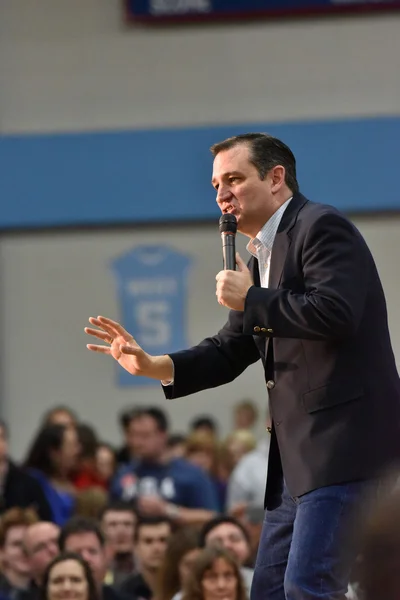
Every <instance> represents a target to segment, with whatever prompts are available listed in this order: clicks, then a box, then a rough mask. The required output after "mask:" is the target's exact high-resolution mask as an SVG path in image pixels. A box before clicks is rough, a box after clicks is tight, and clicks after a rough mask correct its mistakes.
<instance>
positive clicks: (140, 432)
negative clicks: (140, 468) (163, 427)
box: [126, 416, 167, 460]
mask: <svg viewBox="0 0 400 600" xmlns="http://www.w3.org/2000/svg"><path fill="white" fill-rule="evenodd" d="M126 433H127V440H128V446H129V448H131V449H132V451H133V454H134V456H135V457H137V458H141V459H144V460H157V459H159V458H160V457H161V455H162V454H163V452H164V451H165V448H166V443H167V436H166V434H165V433H163V432H162V431H160V430H159V429H158V426H157V423H156V421H155V420H154V419H152V418H151V417H148V416H143V417H137V418H135V419H133V420H132V421H131V422H130V423H129V425H128V427H127V432H126Z"/></svg>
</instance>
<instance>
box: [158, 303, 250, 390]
mask: <svg viewBox="0 0 400 600" xmlns="http://www.w3.org/2000/svg"><path fill="white" fill-rule="evenodd" d="M170 356H171V358H172V361H173V363H174V382H173V383H172V384H171V385H169V386H163V388H162V389H163V391H164V394H165V396H166V398H168V399H172V398H180V397H182V396H187V395H189V394H194V393H196V392H199V391H201V390H206V389H209V388H214V387H217V386H220V385H223V384H225V383H229V382H230V381H233V380H234V379H235V378H236V377H238V376H239V375H240V374H241V373H242V372H243V371H244V370H245V369H246V368H247V367H248V366H249V365H251V364H252V363H255V362H256V361H257V360H258V359H259V358H260V354H259V351H258V349H257V346H256V344H255V342H254V339H253V335H252V334H251V335H243V312H242V311H233V310H232V311H230V314H229V319H228V322H227V323H226V324H225V325H224V327H223V328H222V329H221V330H220V331H219V332H218V333H217V335H215V336H213V337H209V338H206V339H205V340H203V341H202V342H201V343H200V344H198V345H197V346H193V347H192V348H189V349H188V350H183V351H181V352H174V353H172V354H170Z"/></svg>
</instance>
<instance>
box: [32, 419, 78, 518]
mask: <svg viewBox="0 0 400 600" xmlns="http://www.w3.org/2000/svg"><path fill="white" fill-rule="evenodd" d="M79 451H80V448H79V441H78V435H77V432H76V428H75V427H66V426H65V425H48V426H46V427H44V428H43V429H41V430H40V431H39V433H38V434H37V437H36V439H35V440H34V441H33V443H32V446H31V448H30V450H29V452H28V456H27V458H26V461H25V468H26V469H28V471H29V473H30V474H31V475H33V476H34V477H35V478H36V479H37V481H38V482H39V483H40V485H41V486H42V488H43V491H44V493H45V496H46V498H47V501H48V503H49V505H50V508H51V510H52V520H53V521H54V522H55V523H57V524H58V525H60V526H62V525H63V524H64V523H66V521H68V519H69V518H70V517H71V515H72V514H73V511H74V505H75V488H74V486H73V484H72V483H71V479H70V478H71V474H72V473H73V472H74V470H75V469H76V466H77V463H78V459H79Z"/></svg>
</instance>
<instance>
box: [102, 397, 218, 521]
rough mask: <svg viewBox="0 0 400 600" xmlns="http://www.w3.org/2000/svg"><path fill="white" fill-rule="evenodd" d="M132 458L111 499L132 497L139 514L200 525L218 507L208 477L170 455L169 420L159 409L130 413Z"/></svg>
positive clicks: (118, 476) (117, 476) (118, 475)
mask: <svg viewBox="0 0 400 600" xmlns="http://www.w3.org/2000/svg"><path fill="white" fill-rule="evenodd" d="M129 430H130V436H131V444H132V447H133V449H134V455H135V460H133V461H132V462H131V463H130V464H129V465H126V466H124V467H121V469H120V471H119V472H118V473H117V475H116V477H115V480H114V482H113V485H112V487H111V495H112V497H113V498H117V499H122V500H124V501H135V506H136V508H137V511H138V513H139V514H140V515H142V516H168V517H169V518H170V519H172V520H174V521H175V522H177V523H179V524H194V523H204V522H205V521H208V520H209V519H210V518H211V517H212V516H213V514H214V511H216V510H217V508H218V501H217V498H216V494H215V491H214V487H213V484H212V482H211V480H210V478H209V477H208V476H207V475H206V473H204V472H203V471H202V470H201V469H199V468H198V467H196V466H194V465H191V464H190V463H189V462H187V461H186V460H184V459H173V458H171V457H169V456H168V448H167V441H168V422H167V418H166V416H165V413H164V412H163V411H162V410H160V409H159V408H137V409H136V411H132V412H131V413H130V422H129Z"/></svg>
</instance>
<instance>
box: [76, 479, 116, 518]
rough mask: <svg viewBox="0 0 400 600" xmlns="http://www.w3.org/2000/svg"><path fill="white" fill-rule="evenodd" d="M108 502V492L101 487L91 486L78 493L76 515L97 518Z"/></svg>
mask: <svg viewBox="0 0 400 600" xmlns="http://www.w3.org/2000/svg"><path fill="white" fill-rule="evenodd" d="M107 503H108V493H107V491H106V490H105V489H103V488H100V487H89V488H86V489H84V490H80V491H78V492H77V494H76V499H75V508H74V514H73V516H74V517H87V518H89V519H97V518H98V517H99V514H100V513H101V512H102V510H104V507H105V506H107Z"/></svg>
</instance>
